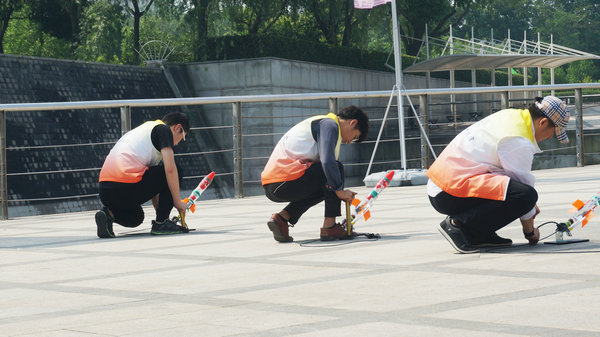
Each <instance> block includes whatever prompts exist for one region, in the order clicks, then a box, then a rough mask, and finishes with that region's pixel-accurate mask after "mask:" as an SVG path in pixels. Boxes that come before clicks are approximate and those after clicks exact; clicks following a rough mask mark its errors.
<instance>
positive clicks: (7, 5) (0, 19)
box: [0, 0, 23, 54]
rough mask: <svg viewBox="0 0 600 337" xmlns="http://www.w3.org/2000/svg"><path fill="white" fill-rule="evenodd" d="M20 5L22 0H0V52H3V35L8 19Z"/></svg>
mask: <svg viewBox="0 0 600 337" xmlns="http://www.w3.org/2000/svg"><path fill="white" fill-rule="evenodd" d="M22 6H23V1H22V0H0V54H4V35H5V34H6V30H7V29H8V24H9V23H10V19H11V18H12V15H13V13H14V12H16V11H18V10H19V9H20V8H21V7H22Z"/></svg>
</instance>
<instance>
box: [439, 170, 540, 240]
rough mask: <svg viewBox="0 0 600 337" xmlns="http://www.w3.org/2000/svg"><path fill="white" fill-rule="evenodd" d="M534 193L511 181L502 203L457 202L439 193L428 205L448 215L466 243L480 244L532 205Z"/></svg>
mask: <svg viewBox="0 0 600 337" xmlns="http://www.w3.org/2000/svg"><path fill="white" fill-rule="evenodd" d="M537 199H538V195H537V192H536V191H535V189H534V188H533V187H531V186H529V185H525V184H523V183H520V182H518V181H515V180H514V179H511V180H510V182H509V183H508V190H507V193H506V200H504V201H498V200H490V199H481V198H458V197H454V196H452V195H450V194H448V193H446V192H441V193H440V194H438V195H437V196H435V197H429V201H430V202H431V205H432V206H433V208H435V210H436V211H438V212H440V213H442V214H446V215H449V216H450V217H451V218H452V219H453V220H454V222H455V223H457V224H458V225H460V226H461V227H462V228H463V229H464V231H465V232H466V234H468V235H467V236H469V235H470V238H469V239H475V240H481V239H485V238H486V237H488V236H489V235H490V234H492V233H494V232H496V231H497V230H499V229H500V228H502V227H504V226H506V225H508V224H509V223H511V222H513V221H514V220H516V219H517V218H520V217H521V216H523V215H524V214H525V213H527V212H529V211H530V210H531V209H532V208H533V207H534V206H535V204H536V202H537Z"/></svg>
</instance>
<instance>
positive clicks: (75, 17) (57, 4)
mask: <svg viewBox="0 0 600 337" xmlns="http://www.w3.org/2000/svg"><path fill="white" fill-rule="evenodd" d="M88 5H89V1H88V0H36V1H31V2H29V3H28V6H29V8H30V12H29V19H30V20H31V21H33V22H37V23H38V24H39V26H40V29H41V30H42V31H43V32H45V33H48V34H50V35H52V36H53V37H56V38H58V39H61V40H65V41H68V42H69V43H70V45H71V53H74V52H75V49H76V47H77V42H78V38H79V32H80V20H81V16H82V15H83V12H84V9H85V7H86V6H88Z"/></svg>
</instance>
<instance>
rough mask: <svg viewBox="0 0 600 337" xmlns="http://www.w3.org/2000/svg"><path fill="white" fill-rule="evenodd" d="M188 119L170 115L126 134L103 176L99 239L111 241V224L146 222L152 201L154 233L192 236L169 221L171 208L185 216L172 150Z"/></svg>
mask: <svg viewBox="0 0 600 337" xmlns="http://www.w3.org/2000/svg"><path fill="white" fill-rule="evenodd" d="M189 130H190V122H189V119H188V117H187V116H186V115H185V114H183V113H180V112H171V113H169V114H167V115H165V116H164V117H163V118H162V119H161V120H156V121H148V122H145V123H143V124H142V125H140V126H138V127H137V128H135V129H133V130H131V131H129V132H127V133H126V134H125V135H123V137H121V139H119V141H118V142H117V143H116V144H115V146H114V147H113V148H112V150H111V151H110V153H109V154H108V156H107V157H106V160H105V161H104V165H103V166H102V170H101V171H100V179H99V193H100V201H101V202H102V205H103V207H102V209H101V210H100V211H98V212H97V213H96V226H97V234H98V237H100V238H113V237H115V233H114V231H113V223H117V224H119V225H121V226H125V227H137V226H139V225H140V224H141V223H142V221H144V211H143V210H142V206H141V205H142V204H143V203H145V202H147V201H148V200H152V205H153V206H154V209H155V210H156V219H155V220H153V221H152V229H151V234H154V235H160V234H176V233H185V232H188V229H187V228H184V227H182V226H179V225H177V224H175V223H174V222H173V221H171V220H170V219H168V218H169V214H170V213H171V210H172V209H173V207H175V208H176V209H177V210H178V211H181V212H183V211H185V210H186V207H187V205H186V204H185V203H184V202H182V201H181V200H180V191H179V173H178V171H177V166H176V165H175V157H174V154H173V147H175V146H177V144H179V143H180V142H181V141H182V140H185V136H186V134H187V133H188V132H189Z"/></svg>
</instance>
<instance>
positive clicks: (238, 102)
mask: <svg viewBox="0 0 600 337" xmlns="http://www.w3.org/2000/svg"><path fill="white" fill-rule="evenodd" d="M584 89H600V83H577V84H559V85H536V86H502V87H477V88H436V89H410V90H406V91H405V92H404V95H405V96H409V97H417V102H419V104H417V105H418V110H419V111H418V115H419V118H421V119H422V123H423V124H424V125H428V124H429V121H428V116H430V111H429V109H430V108H431V104H428V97H430V96H438V95H461V94H488V93H493V94H499V95H500V105H501V108H507V107H508V106H509V104H510V101H509V92H534V91H535V92H542V91H552V90H565V91H572V92H573V96H572V97H573V98H574V103H575V111H574V113H573V117H575V118H576V147H577V165H578V166H583V164H584V149H583V139H582V138H583V119H582V118H583V110H582V104H583V90H584ZM390 95H391V90H382V91H360V92H326V93H302V94H282V95H249V96H223V97H194V98H166V99H135V100H113V101H108V100H107V101H85V102H51V103H19V104H0V219H7V218H8V202H9V200H8V186H7V175H8V173H7V159H6V158H7V157H6V150H7V139H6V113H7V112H25V111H30V112H31V111H52V110H78V109H107V108H118V109H120V112H121V131H122V133H125V132H126V131H128V130H130V129H131V108H140V107H164V106H193V105H211V104H231V111H232V120H233V125H232V126H217V127H206V128H207V129H208V128H225V127H226V128H232V130H233V149H230V150H224V151H229V152H232V153H233V168H234V169H233V172H232V173H231V174H232V175H233V176H234V190H235V197H243V196H244V190H243V186H244V182H245V181H244V176H243V173H244V167H243V160H244V159H259V158H243V157H242V153H243V151H242V150H243V142H242V137H243V136H248V135H243V134H242V117H243V104H247V103H258V102H285V101H315V100H327V101H328V102H329V110H330V111H338V101H339V100H341V99H348V100H353V99H369V98H389V97H390ZM449 104H454V103H449ZM407 106H409V105H408V103H406V105H405V107H407ZM454 122H456V120H454ZM425 130H426V132H428V130H429V128H428V127H426V128H425ZM437 146H438V147H439V146H441V145H437ZM208 152H211V151H208ZM208 152H206V153H208ZM202 153H204V152H202ZM183 155H189V154H183ZM427 156H428V154H427V150H426V149H425V148H424V146H422V158H421V159H420V160H421V165H426V163H425V161H424V160H423V157H427ZM414 160H417V159H414ZM354 165H356V164H354Z"/></svg>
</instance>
